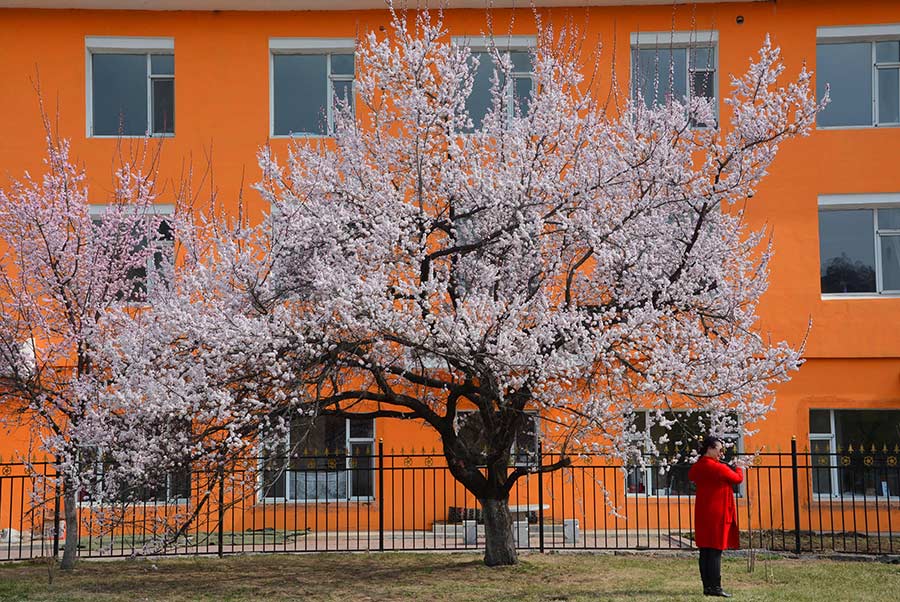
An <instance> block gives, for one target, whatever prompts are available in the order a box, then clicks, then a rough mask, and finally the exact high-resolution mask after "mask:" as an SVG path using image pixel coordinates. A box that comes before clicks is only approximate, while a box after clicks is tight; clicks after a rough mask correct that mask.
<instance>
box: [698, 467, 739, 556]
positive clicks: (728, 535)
mask: <svg viewBox="0 0 900 602" xmlns="http://www.w3.org/2000/svg"><path fill="white" fill-rule="evenodd" d="M688 478H689V479H690V480H692V481H693V482H694V483H696V485H697V495H696V498H695V499H694V530H695V532H696V538H695V539H694V543H695V544H696V545H697V547H698V548H715V549H717V550H726V549H729V548H732V549H735V548H738V547H740V538H739V533H738V515H737V510H736V509H735V505H734V489H733V487H734V485H737V484H739V483H741V482H742V481H743V480H744V473H743V471H742V470H741V469H740V468H735V469H734V470H732V469H731V468H730V467H729V466H728V465H727V464H723V463H722V462H719V461H718V460H713V459H712V458H710V457H708V456H701V457H700V459H699V460H697V462H696V463H695V464H694V465H693V466H691V470H690V471H689V472H688Z"/></svg>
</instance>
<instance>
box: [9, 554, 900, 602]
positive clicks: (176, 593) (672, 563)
mask: <svg viewBox="0 0 900 602" xmlns="http://www.w3.org/2000/svg"><path fill="white" fill-rule="evenodd" d="M722 572H723V580H724V582H725V585H726V586H727V589H728V590H729V591H731V592H732V593H734V594H735V598H736V599H737V600H759V601H763V600H765V601H769V600H772V601H776V602H777V601H790V602H802V601H804V600H809V601H810V602H823V601H827V602H837V601H841V600H846V601H848V602H850V601H852V602H865V601H868V600H871V601H873V602H886V601H888V600H897V599H898V598H897V596H898V592H900V565H896V564H894V565H891V564H883V563H879V562H837V561H829V560H788V559H781V560H769V561H764V560H762V559H757V561H756V570H755V571H754V572H753V573H748V572H747V561H746V560H745V559H725V560H724V562H723V568H722ZM699 590H700V581H699V577H698V576H697V564H696V560H695V559H692V558H673V557H667V556H657V557H652V556H611V555H600V554H597V555H594V554H547V555H543V556H542V555H538V554H531V555H523V556H522V557H521V562H520V564H519V565H518V566H515V567H504V568H494V569H490V568H487V567H485V566H483V565H482V563H481V558H480V556H476V555H473V554H309V555H293V556H290V555H255V556H243V557H235V556H232V557H228V558H225V559H224V560H219V559H216V558H178V559H174V558H173V559H162V560H147V559H141V560H115V561H81V562H80V563H79V565H78V567H77V568H76V570H75V571H73V572H72V573H69V574H62V573H60V572H59V571H55V572H54V579H53V583H52V584H49V583H48V570H47V565H46V564H45V563H41V562H40V561H32V562H27V563H15V564H0V600H2V601H3V602H14V601H16V602H19V601H22V602H24V601H27V602H37V601H41V602H43V601H47V602H63V601H66V602H70V601H71V602H88V601H90V602H120V601H121V602H125V601H128V602H131V601H143V600H147V601H151V600H152V601H154V602H157V601H158V602H163V601H165V602H185V601H188V600H203V601H210V602H212V601H216V602H236V601H243V600H247V601H250V600H261V601H263V602H286V601H288V600H291V601H310V600H329V601H335V602H337V601H339V602H364V601H373V600H390V601H400V600H448V601H449V600H454V601H473V602H475V601H477V602H481V601H484V600H498V601H504V602H506V601H513V600H521V601H535V602H537V601H541V602H551V601H553V602H563V601H565V602H577V601H587V600H591V601H595V602H596V601H606V600H609V601H622V602H624V601H626V600H667V601H669V600H673V601H677V600H710V599H711V598H704V597H703V596H702V595H701V594H700V593H699Z"/></svg>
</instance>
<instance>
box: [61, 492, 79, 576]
mask: <svg viewBox="0 0 900 602" xmlns="http://www.w3.org/2000/svg"><path fill="white" fill-rule="evenodd" d="M63 505H64V507H65V508H64V511H65V518H66V541H65V544H64V545H63V557H62V562H61V563H60V565H59V568H61V569H62V570H64V571H69V570H72V569H73V568H75V557H76V555H77V554H78V499H77V496H76V495H75V488H74V487H72V486H71V485H70V484H69V483H67V482H65V481H63Z"/></svg>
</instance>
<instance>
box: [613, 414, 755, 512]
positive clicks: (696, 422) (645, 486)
mask: <svg viewBox="0 0 900 602" xmlns="http://www.w3.org/2000/svg"><path fill="white" fill-rule="evenodd" d="M664 417H665V419H666V420H668V421H674V422H673V424H672V425H671V426H670V427H669V428H668V429H667V428H665V427H663V426H661V425H660V424H659V423H658V422H659V421H657V420H651V421H649V422H650V423H651V424H650V426H649V428H648V426H647V423H648V420H647V418H648V412H646V411H641V412H637V413H636V414H635V416H634V426H635V428H636V429H637V431H638V433H643V436H644V439H645V441H647V442H649V441H653V443H654V444H655V446H656V449H657V450H658V451H659V454H660V459H661V460H666V461H667V465H665V466H664V465H661V464H656V465H652V464H651V465H648V466H643V467H641V466H636V467H634V468H632V469H630V470H629V472H628V476H627V478H626V483H625V487H626V492H627V493H629V494H643V495H648V496H649V495H655V496H666V495H694V489H695V488H694V484H693V483H692V482H691V481H690V480H689V479H688V471H689V470H690V468H691V464H692V462H691V452H692V451H693V449H694V448H695V447H696V444H697V442H698V441H699V439H700V438H702V437H703V436H704V435H705V434H706V432H707V430H708V428H707V426H708V424H709V415H708V414H707V413H705V412H692V413H691V414H688V413H687V412H665V413H664ZM664 436H665V437H666V439H665V440H664V439H663V437H664ZM724 439H725V442H726V443H725V445H726V448H725V449H726V451H725V461H726V462H730V461H731V459H732V458H733V457H734V455H735V453H738V452H739V451H740V450H739V446H740V438H739V437H738V435H737V434H736V433H728V434H726V435H725V437H724ZM649 447H650V446H649V445H647V449H649ZM645 460H650V458H645ZM739 487H740V486H736V490H737V489H738V488H739Z"/></svg>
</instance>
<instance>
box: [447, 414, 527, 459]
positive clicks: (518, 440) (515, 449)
mask: <svg viewBox="0 0 900 602" xmlns="http://www.w3.org/2000/svg"><path fill="white" fill-rule="evenodd" d="M456 415H457V425H458V427H459V431H458V436H459V438H460V439H463V440H464V441H465V444H466V445H467V446H468V447H469V448H470V449H478V448H479V447H486V446H487V441H486V440H485V438H484V427H483V425H482V422H481V414H480V413H479V412H477V411H475V410H458V411H457V412H456ZM539 436H540V428H539V420H538V414H537V413H536V412H529V411H526V412H525V421H524V422H523V424H522V426H521V428H520V429H519V430H518V432H516V436H515V438H514V440H513V443H512V446H511V447H510V450H509V462H510V464H511V465H512V466H535V465H537V461H538V437H539Z"/></svg>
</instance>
